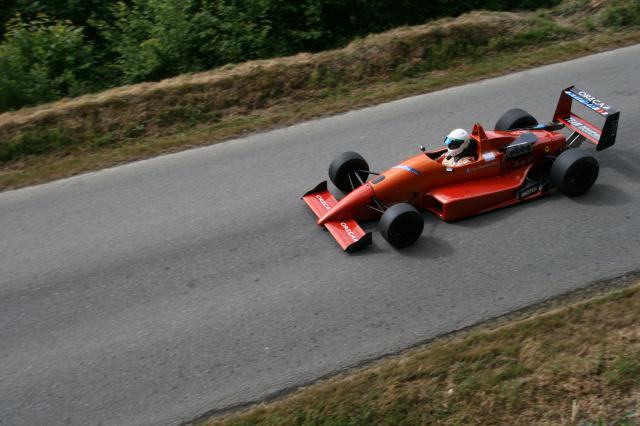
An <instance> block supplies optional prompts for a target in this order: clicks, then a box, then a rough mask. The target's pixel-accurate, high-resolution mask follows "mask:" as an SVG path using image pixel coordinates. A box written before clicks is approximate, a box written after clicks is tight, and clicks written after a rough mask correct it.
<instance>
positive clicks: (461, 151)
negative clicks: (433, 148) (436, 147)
mask: <svg viewBox="0 0 640 426" xmlns="http://www.w3.org/2000/svg"><path fill="white" fill-rule="evenodd" d="M444 144H445V145H446V146H447V152H445V153H444V154H442V155H441V156H440V158H439V159H438V160H439V161H441V162H442V165H443V166H447V167H458V166H464V165H465V164H469V163H471V162H473V161H475V159H476V158H475V148H474V146H473V145H472V144H471V141H470V139H469V133H467V131H466V130H464V129H455V130H452V131H451V133H449V135H448V136H447V137H446V138H445V139H444Z"/></svg>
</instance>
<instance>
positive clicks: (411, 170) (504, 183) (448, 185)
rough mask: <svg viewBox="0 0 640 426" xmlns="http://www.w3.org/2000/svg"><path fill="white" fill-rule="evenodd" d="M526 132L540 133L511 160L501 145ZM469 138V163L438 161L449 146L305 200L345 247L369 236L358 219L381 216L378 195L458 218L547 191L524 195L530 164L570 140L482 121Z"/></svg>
mask: <svg viewBox="0 0 640 426" xmlns="http://www.w3.org/2000/svg"><path fill="white" fill-rule="evenodd" d="M524 133H533V134H535V136H536V137H537V141H536V143H535V144H533V147H532V148H533V149H532V152H531V154H530V155H526V156H523V157H521V158H515V159H508V158H507V157H506V155H505V151H504V150H503V149H502V148H503V147H504V146H505V145H508V144H509V143H511V142H513V141H514V140H516V139H517V138H518V137H519V136H521V135H522V134H524ZM471 137H472V138H473V139H474V140H475V141H476V142H477V148H478V153H477V160H476V161H474V162H473V163H471V164H466V165H464V166H460V167H453V168H451V167H445V166H443V165H442V164H441V163H440V162H439V161H438V158H439V157H440V155H441V154H442V153H444V151H445V150H439V151H433V152H427V153H420V154H418V155H416V156H414V157H411V158H408V159H407V160H405V161H403V162H402V163H400V164H398V165H397V166H394V167H392V168H390V169H389V170H387V171H385V172H384V173H382V174H381V175H380V176H377V177H374V179H372V180H370V181H368V182H366V183H365V184H364V185H362V186H360V187H358V188H356V189H355V190H354V191H352V192H350V193H349V194H347V195H346V196H345V197H344V198H343V199H341V200H340V201H337V200H336V199H335V198H334V197H333V196H332V195H331V193H329V191H328V190H327V188H326V183H323V184H324V185H323V184H321V185H320V186H319V187H317V188H316V189H314V190H312V191H310V192H309V193H307V194H305V196H304V197H303V200H304V201H305V202H306V203H307V204H308V205H309V207H310V208H311V210H312V211H313V212H314V213H315V214H316V216H317V217H318V221H317V223H318V225H324V226H326V227H327V229H328V230H329V231H330V232H331V233H332V235H333V236H334V238H336V240H337V242H338V244H340V246H341V247H342V248H343V249H344V250H346V249H348V248H349V247H350V246H351V244H353V243H355V242H358V241H359V240H360V239H361V238H365V237H366V238H371V237H370V234H367V233H365V232H364V231H363V230H362V229H361V228H360V226H358V224H357V222H359V221H367V220H374V219H378V218H379V217H380V215H381V214H380V213H379V212H377V211H376V210H374V209H372V208H370V207H368V206H374V207H375V205H374V204H373V201H372V200H373V198H374V197H375V198H376V199H377V200H378V201H380V202H381V203H382V204H384V205H387V206H389V205H393V204H396V203H400V202H408V203H410V204H413V205H414V206H415V207H416V208H418V209H422V210H429V211H431V212H433V213H435V214H436V215H438V216H439V217H440V218H442V219H444V220H458V219H462V218H465V217H468V216H473V215H476V214H479V213H483V212H486V211H489V210H493V209H497V208H500V207H504V206H508V205H511V204H515V203H518V202H520V201H524V200H530V199H534V198H538V197H541V196H542V195H544V194H545V193H547V191H546V190H545V188H544V187H540V188H534V189H535V190H534V191H532V192H531V193H530V194H526V195H525V196H520V197H519V196H518V192H519V191H520V190H521V188H522V187H523V186H524V182H525V178H526V177H527V175H528V174H529V173H530V172H531V171H532V168H535V167H540V166H546V165H547V164H548V163H549V161H550V160H549V158H550V157H551V156H557V155H558V154H560V152H562V151H563V150H564V148H565V143H566V138H565V136H564V135H563V134H561V133H559V132H550V131H547V130H522V131H512V132H485V131H484V130H483V129H482V127H480V125H478V124H476V126H475V127H474V129H473V132H472V135H471ZM362 244H365V242H363V243H362ZM354 248H356V247H351V249H354Z"/></svg>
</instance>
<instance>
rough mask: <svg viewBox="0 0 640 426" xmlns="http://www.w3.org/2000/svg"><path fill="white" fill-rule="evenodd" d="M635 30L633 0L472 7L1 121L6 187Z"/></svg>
mask: <svg viewBox="0 0 640 426" xmlns="http://www.w3.org/2000/svg"><path fill="white" fill-rule="evenodd" d="M585 22H587V23H588V25H586V24H585ZM638 25H639V21H638V5H637V2H636V1H635V0H614V1H611V2H607V3H604V2H597V1H591V2H589V1H585V0H565V1H564V2H562V3H561V4H559V5H558V6H557V7H555V8H553V9H548V10H540V11H537V12H520V13H507V12H473V13H470V14H466V15H462V16H460V17H458V18H448V19H443V20H440V21H436V22H433V23H430V24H427V25H421V26H417V27H403V28H398V29H395V30H392V31H389V32H386V33H381V34H376V35H371V36H368V37H366V38H364V39H358V40H355V41H353V42H352V43H351V44H349V45H348V46H347V47H345V48H344V49H339V50H333V51H327V52H321V53H317V54H300V55H296V56H291V57H285V58H278V59H272V60H261V61H252V62H247V63H243V64H240V65H229V66H226V67H222V68H219V69H216V70H213V71H209V72H204V73H199V74H186V75H182V76H179V77H176V78H172V79H169V80H165V81H161V82H158V83H143V84H139V85H133V86H124V87H121V88H117V89H112V90H109V91H106V92H102V93H98V94H95V95H85V96H82V97H78V98H75V99H67V100H63V101H60V102H56V103H52V104H48V105H43V106H40V107H35V108H28V109H23V110H20V111H16V112H11V113H5V114H0V188H7V187H15V186H21V185H25V184H29V183H32V182H40V181H44V180H48V179H51V178H55V177H60V176H65V175H69V174H73V173H77V172H80V171H83V170H90V169H95V168H99V167H104V166H108V165H112V164H115V163H119V162H123V161H131V160H133V159H138V158H144V157H148V156H151V155H156V154H158V153H161V152H166V151H171V150H177V149H180V148H181V147H182V148H184V147H188V146H193V145H198V144H203V143H211V142H212V141H216V140H221V139H224V138H228V137H231V136H235V135H238V134H240V133H242V132H244V131H247V130H257V129H261V128H266V127H270V126H274V125H282V124H290V123H292V122H295V121H296V120H300V119H305V118H310V117H312V116H317V115H320V114H326V113H331V112H337V111H341V110H345V109H349V108H353V107H357V106H362V105H366V104H371V103H376V102H382V101H387V100H390V99H393V98H398V97H402V96H407V95H410V94H416V93H423V92H425V91H428V90H434V89H438V88H442V87H446V86H450V85H454V84H459V83H462V82H465V81H469V80H472V79H478V78H482V77H487V76H490V75H496V74H500V73H505V72H509V71H512V70H514V69H522V68H526V67H530V66H534V65H538V64H541V63H548V62H552V61H555V60H559V59H566V58H568V57H572V56H578V55H581V54H584V53H586V52H590V51H594V50H598V49H606V48H612V47H616V46H619V45H623V44H629V43H632V42H634V41H635V42H637V41H640V28H638ZM89 157H90V158H89ZM70 158H73V161H71V160H70ZM45 160H46V161H45ZM45 163H46V164H45Z"/></svg>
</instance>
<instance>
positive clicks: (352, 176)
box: [329, 151, 369, 193]
mask: <svg viewBox="0 0 640 426" xmlns="http://www.w3.org/2000/svg"><path fill="white" fill-rule="evenodd" d="M368 172H369V164H367V161H366V160H365V159H364V157H362V155H360V154H358V153H357V152H353V151H347V152H343V153H342V154H340V155H338V156H337V157H336V158H335V159H334V160H333V161H332V162H331V165H329V179H331V182H333V184H334V185H335V186H336V187H337V188H338V189H339V190H341V191H342V192H344V193H349V192H351V191H353V190H354V189H356V188H357V187H358V186H360V180H359V179H358V176H359V177H360V179H361V180H362V181H363V182H365V181H366V180H367V178H368V177H369V173H368Z"/></svg>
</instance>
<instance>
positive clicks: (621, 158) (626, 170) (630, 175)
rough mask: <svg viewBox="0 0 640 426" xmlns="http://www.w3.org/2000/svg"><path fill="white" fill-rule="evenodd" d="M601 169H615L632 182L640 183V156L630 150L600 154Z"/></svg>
mask: <svg viewBox="0 0 640 426" xmlns="http://www.w3.org/2000/svg"><path fill="white" fill-rule="evenodd" d="M597 157H598V161H599V163H600V167H604V168H608V169H613V170H615V171H616V172H617V173H620V174H621V175H623V176H624V177H626V178H627V179H629V180H630V181H632V182H640V168H639V167H638V166H637V164H640V154H638V153H637V152H635V151H632V150H630V149H622V150H617V151H615V152H614V151H605V152H602V153H599V154H598V156H597Z"/></svg>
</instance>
